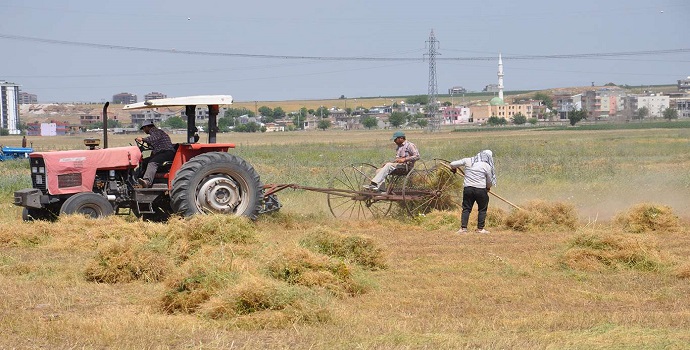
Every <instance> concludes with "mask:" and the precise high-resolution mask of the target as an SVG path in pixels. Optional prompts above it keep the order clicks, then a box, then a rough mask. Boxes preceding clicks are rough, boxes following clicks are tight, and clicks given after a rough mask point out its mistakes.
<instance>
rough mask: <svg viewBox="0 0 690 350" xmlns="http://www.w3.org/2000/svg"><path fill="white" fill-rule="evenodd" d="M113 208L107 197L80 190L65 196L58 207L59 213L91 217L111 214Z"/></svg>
mask: <svg viewBox="0 0 690 350" xmlns="http://www.w3.org/2000/svg"><path fill="white" fill-rule="evenodd" d="M114 212H115V210H114V209H113V206H112V205H111V204H110V202H108V199H106V198H105V197H103V196H102V195H100V194H96V193H93V192H82V193H77V194H75V195H73V196H72V197H69V198H67V200H66V201H65V202H64V203H63V204H62V207H60V214H83V215H86V216H88V217H91V218H94V219H96V218H102V217H105V216H109V215H113V213H114Z"/></svg>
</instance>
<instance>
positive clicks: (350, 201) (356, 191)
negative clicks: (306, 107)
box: [264, 159, 462, 219]
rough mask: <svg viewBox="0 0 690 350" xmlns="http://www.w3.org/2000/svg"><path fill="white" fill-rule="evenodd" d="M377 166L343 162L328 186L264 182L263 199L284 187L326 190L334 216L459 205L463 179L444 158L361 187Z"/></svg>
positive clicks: (272, 198) (359, 216) (382, 214)
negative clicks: (375, 186) (376, 186)
mask: <svg viewBox="0 0 690 350" xmlns="http://www.w3.org/2000/svg"><path fill="white" fill-rule="evenodd" d="M444 163H445V164H444ZM376 169H377V168H376V166H374V165H372V164H368V163H358V164H351V165H347V166H344V167H343V168H341V169H340V170H339V171H338V172H337V173H336V175H335V176H333V177H332V178H331V180H330V181H329V185H328V188H318V187H310V186H302V185H298V184H270V185H265V186H264V199H265V201H266V202H268V203H272V202H273V201H275V194H276V193H277V192H279V191H282V190H284V189H287V188H291V189H299V190H307V191H314V192H319V193H325V194H326V195H327V199H328V208H329V209H330V211H331V213H332V214H333V216H335V217H337V218H344V219H368V218H377V217H385V216H390V215H394V214H395V215H409V216H417V215H421V214H426V213H428V212H430V211H432V210H451V209H455V208H459V207H460V206H461V203H462V181H461V180H459V179H460V178H459V177H457V176H455V175H454V174H453V173H452V172H451V171H450V167H449V166H448V164H447V162H446V161H443V160H440V159H434V160H433V161H431V162H422V161H419V162H417V164H416V165H415V167H414V168H413V169H412V170H410V171H409V172H406V173H396V172H393V173H392V174H391V175H389V176H388V177H387V178H386V182H385V189H382V190H381V191H371V190H366V189H364V185H367V184H369V183H370V182H371V179H372V178H373V177H374V175H375V174H376ZM277 207H279V204H278V205H277Z"/></svg>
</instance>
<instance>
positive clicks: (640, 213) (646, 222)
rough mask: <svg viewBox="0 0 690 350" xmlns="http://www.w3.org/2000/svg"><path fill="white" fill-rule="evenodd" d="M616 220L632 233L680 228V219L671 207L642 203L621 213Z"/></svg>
mask: <svg viewBox="0 0 690 350" xmlns="http://www.w3.org/2000/svg"><path fill="white" fill-rule="evenodd" d="M614 222H615V223H616V224H617V225H619V226H620V227H621V228H623V230H624V231H626V232H630V233H645V232H675V231H678V230H680V228H681V225H680V219H679V218H678V216H676V215H675V214H674V213H673V209H671V207H668V206H665V205H658V204H651V203H641V204H636V205H634V206H633V207H631V208H630V209H628V210H627V211H625V212H622V213H619V214H617V215H616V217H615V218H614Z"/></svg>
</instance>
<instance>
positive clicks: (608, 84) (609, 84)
mask: <svg viewBox="0 0 690 350" xmlns="http://www.w3.org/2000/svg"><path fill="white" fill-rule="evenodd" d="M604 86H617V85H616V84H615V83H607V84H606V85H604Z"/></svg>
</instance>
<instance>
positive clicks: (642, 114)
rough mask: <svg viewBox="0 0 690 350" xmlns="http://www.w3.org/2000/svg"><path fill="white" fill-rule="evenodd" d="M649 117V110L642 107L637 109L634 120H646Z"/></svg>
mask: <svg viewBox="0 0 690 350" xmlns="http://www.w3.org/2000/svg"><path fill="white" fill-rule="evenodd" d="M648 116H649V108H647V107H640V108H638V109H637V111H636V113H635V114H633V119H639V120H642V119H644V118H647V117H648Z"/></svg>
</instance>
